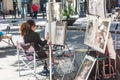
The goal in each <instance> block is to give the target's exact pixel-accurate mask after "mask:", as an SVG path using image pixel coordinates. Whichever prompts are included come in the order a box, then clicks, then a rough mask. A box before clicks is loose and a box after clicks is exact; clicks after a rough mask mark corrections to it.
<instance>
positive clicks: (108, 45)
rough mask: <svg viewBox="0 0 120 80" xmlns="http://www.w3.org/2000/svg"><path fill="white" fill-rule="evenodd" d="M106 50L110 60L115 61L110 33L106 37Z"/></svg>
mask: <svg viewBox="0 0 120 80" xmlns="http://www.w3.org/2000/svg"><path fill="white" fill-rule="evenodd" d="M107 48H108V52H109V57H110V58H111V59H116V52H115V48H114V43H113V38H112V36H111V33H109V35H108V41H107Z"/></svg>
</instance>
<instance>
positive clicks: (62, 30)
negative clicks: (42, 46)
mask: <svg viewBox="0 0 120 80" xmlns="http://www.w3.org/2000/svg"><path fill="white" fill-rule="evenodd" d="M48 34H49V24H48V23H47V24H46V27H45V37H46V36H47V35H48ZM65 36H66V22H62V21H54V22H51V42H52V44H53V45H65Z"/></svg>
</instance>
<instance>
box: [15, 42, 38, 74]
mask: <svg viewBox="0 0 120 80" xmlns="http://www.w3.org/2000/svg"><path fill="white" fill-rule="evenodd" d="M17 54H18V66H19V76H21V74H20V72H21V70H20V69H21V67H22V66H23V65H24V66H23V68H24V69H25V68H27V69H28V70H30V71H31V73H32V74H33V75H34V76H36V54H35V50H34V48H33V44H32V43H27V44H24V43H17ZM21 63H23V65H21ZM30 64H33V67H31V66H30Z"/></svg>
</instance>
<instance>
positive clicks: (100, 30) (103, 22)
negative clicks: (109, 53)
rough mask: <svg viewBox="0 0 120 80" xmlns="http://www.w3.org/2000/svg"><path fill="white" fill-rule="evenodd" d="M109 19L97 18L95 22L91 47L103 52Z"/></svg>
mask: <svg viewBox="0 0 120 80" xmlns="http://www.w3.org/2000/svg"><path fill="white" fill-rule="evenodd" d="M110 24H111V19H109V18H106V19H102V18H99V19H98V20H97V23H96V28H97V29H96V31H95V38H94V44H93V48H94V49H95V50H97V51H99V52H101V53H103V54H104V52H105V49H106V44H107V40H108V34H109V29H110Z"/></svg>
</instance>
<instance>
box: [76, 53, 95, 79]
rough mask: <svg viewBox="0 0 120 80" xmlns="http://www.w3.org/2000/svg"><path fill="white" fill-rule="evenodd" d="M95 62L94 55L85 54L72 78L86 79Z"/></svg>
mask: <svg viewBox="0 0 120 80" xmlns="http://www.w3.org/2000/svg"><path fill="white" fill-rule="evenodd" d="M95 62H96V59H95V58H94V57H92V56H89V55H86V56H85V57H84V59H83V61H82V64H81V65H80V67H79V70H78V72H77V75H76V77H75V79H74V80H88V78H89V75H90V73H91V71H92V68H93V66H94V64H95Z"/></svg>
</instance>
